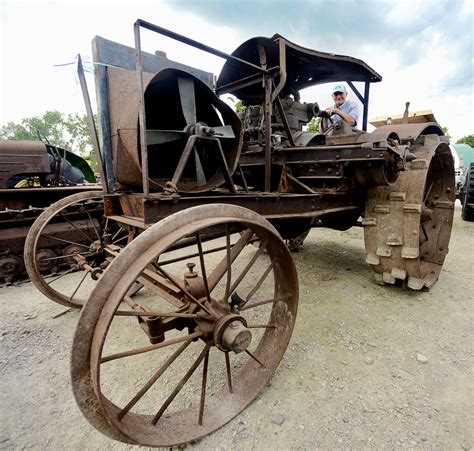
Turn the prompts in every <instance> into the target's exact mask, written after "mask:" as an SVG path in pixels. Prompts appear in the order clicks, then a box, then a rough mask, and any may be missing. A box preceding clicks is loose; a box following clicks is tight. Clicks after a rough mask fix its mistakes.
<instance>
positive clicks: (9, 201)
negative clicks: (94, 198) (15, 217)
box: [0, 184, 100, 211]
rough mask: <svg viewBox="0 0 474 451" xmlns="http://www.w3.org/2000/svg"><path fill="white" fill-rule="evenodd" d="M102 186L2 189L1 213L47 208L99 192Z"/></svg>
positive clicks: (0, 198)
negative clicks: (64, 199) (66, 199)
mask: <svg viewBox="0 0 474 451" xmlns="http://www.w3.org/2000/svg"><path fill="white" fill-rule="evenodd" d="M98 189H100V185H97V184H91V185H75V186H61V187H50V188H18V189H8V190H7V189H0V211H3V210H6V209H7V208H8V209H11V210H22V209H25V208H29V207H30V206H35V207H41V208H43V207H47V206H49V205H51V204H53V203H54V202H56V201H57V200H59V199H62V198H63V197H66V196H70V195H71V194H76V193H80V192H82V191H97V190H98Z"/></svg>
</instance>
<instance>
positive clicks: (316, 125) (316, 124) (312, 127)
mask: <svg viewBox="0 0 474 451" xmlns="http://www.w3.org/2000/svg"><path fill="white" fill-rule="evenodd" d="M308 131H309V132H312V133H321V118H320V117H316V116H315V117H313V118H312V119H311V120H310V121H309V122H308Z"/></svg>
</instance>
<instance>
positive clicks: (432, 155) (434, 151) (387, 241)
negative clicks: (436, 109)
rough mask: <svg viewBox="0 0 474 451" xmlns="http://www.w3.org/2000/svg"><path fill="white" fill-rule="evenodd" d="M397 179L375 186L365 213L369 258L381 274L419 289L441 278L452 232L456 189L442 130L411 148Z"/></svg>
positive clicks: (384, 280) (385, 279)
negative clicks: (442, 137) (405, 167)
mask: <svg viewBox="0 0 474 451" xmlns="http://www.w3.org/2000/svg"><path fill="white" fill-rule="evenodd" d="M412 151H413V152H414V153H415V155H416V159H415V160H413V161H411V163H410V164H409V168H408V169H407V171H405V172H403V173H402V174H401V175H400V177H399V178H398V180H397V182H396V183H395V184H393V185H391V186H387V187H375V188H372V189H371V190H370V192H369V195H368V201H367V206H366V211H365V217H364V219H363V225H364V226H365V243H366V250H367V263H368V264H369V265H370V266H371V268H372V269H373V270H374V272H375V275H376V278H377V280H379V281H380V282H382V283H388V284H394V283H395V282H396V281H397V280H399V281H402V282H405V281H406V283H407V285H408V287H409V288H411V289H414V290H420V289H422V288H423V287H427V288H430V287H431V286H432V285H433V284H434V283H435V282H436V280H437V279H438V277H439V273H440V271H441V268H442V265H443V262H444V259H445V256H446V254H447V252H448V243H449V238H450V235H451V229H452V222H453V214H454V201H455V189H454V179H453V177H452V173H453V172H454V162H453V158H452V155H451V151H450V149H449V146H448V145H446V144H444V143H442V142H440V140H439V137H438V136H437V135H429V136H425V137H422V139H421V140H420V141H419V143H418V144H417V146H416V148H412Z"/></svg>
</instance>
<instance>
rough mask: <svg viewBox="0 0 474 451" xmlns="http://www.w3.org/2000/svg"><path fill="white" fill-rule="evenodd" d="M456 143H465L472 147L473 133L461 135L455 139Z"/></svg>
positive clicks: (473, 143)
mask: <svg viewBox="0 0 474 451" xmlns="http://www.w3.org/2000/svg"><path fill="white" fill-rule="evenodd" d="M456 144H467V145H468V146H471V147H474V135H467V136H463V137H462V138H461V139H458V140H457V141H456Z"/></svg>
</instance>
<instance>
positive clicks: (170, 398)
mask: <svg viewBox="0 0 474 451" xmlns="http://www.w3.org/2000/svg"><path fill="white" fill-rule="evenodd" d="M208 353H209V345H206V346H204V349H203V350H202V351H201V354H199V356H198V358H197V359H196V360H195V362H194V363H193V364H192V365H191V368H189V370H188V371H187V373H186V374H185V375H184V377H183V378H182V379H181V380H180V381H179V383H178V385H177V386H176V387H175V389H174V390H173V392H172V393H171V395H169V396H168V398H167V399H166V401H165V402H164V403H163V405H162V406H161V407H160V410H158V412H157V414H156V415H155V416H154V417H153V419H152V420H151V424H156V423H157V422H158V420H159V419H160V418H161V416H162V415H163V413H164V412H165V410H166V409H167V408H168V406H169V405H170V404H171V403H172V402H173V400H174V398H176V396H177V394H178V393H179V392H180V391H181V390H182V388H183V387H184V385H185V384H186V382H187V381H188V380H189V378H190V377H191V376H192V375H193V373H194V371H196V368H197V367H198V366H199V364H200V363H201V361H202V359H203V358H204V357H205V356H206V355H207V354H208Z"/></svg>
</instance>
